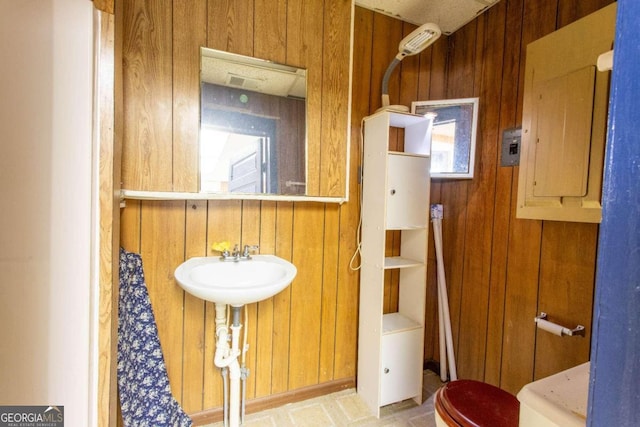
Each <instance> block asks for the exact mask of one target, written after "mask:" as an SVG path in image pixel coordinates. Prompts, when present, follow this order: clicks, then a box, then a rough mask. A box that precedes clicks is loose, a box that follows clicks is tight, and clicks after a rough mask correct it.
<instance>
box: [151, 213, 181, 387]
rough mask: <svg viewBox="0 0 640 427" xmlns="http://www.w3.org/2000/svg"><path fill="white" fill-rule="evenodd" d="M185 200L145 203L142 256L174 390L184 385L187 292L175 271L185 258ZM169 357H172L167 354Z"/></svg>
mask: <svg viewBox="0 0 640 427" xmlns="http://www.w3.org/2000/svg"><path fill="white" fill-rule="evenodd" d="M184 207H185V202H183V201H177V202H176V201H170V202H160V203H155V202H142V206H141V215H140V217H141V228H140V231H141V233H140V255H141V256H142V263H143V268H144V276H145V282H146V285H147V289H148V290H149V298H150V299H151V306H152V308H153V313H154V316H155V320H156V324H157V326H158V336H159V338H160V345H161V346H162V352H163V355H166V356H165V357H164V358H165V365H166V366H167V374H168V375H169V382H170V384H171V387H172V390H173V391H177V392H178V393H177V394H178V395H179V391H180V390H181V388H182V363H183V360H182V346H183V339H184V337H183V321H182V305H183V299H184V291H183V290H182V288H180V286H178V284H177V283H176V281H175V279H174V275H173V272H174V270H175V269H176V268H177V267H178V266H179V265H180V264H181V263H182V261H183V260H184V241H185V234H184V225H183V224H184V221H185V209H184ZM167 356H169V357H167Z"/></svg>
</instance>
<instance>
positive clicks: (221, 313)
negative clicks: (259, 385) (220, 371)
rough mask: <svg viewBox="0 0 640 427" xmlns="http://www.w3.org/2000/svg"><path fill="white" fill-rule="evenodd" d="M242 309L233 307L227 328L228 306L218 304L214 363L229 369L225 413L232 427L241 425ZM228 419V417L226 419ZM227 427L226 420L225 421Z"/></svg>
mask: <svg viewBox="0 0 640 427" xmlns="http://www.w3.org/2000/svg"><path fill="white" fill-rule="evenodd" d="M241 309H242V307H231V314H232V324H231V326H230V327H227V320H226V317H227V316H226V313H227V306H226V304H220V303H216V336H217V343H216V353H215V356H214V360H213V362H214V363H215V365H216V366H217V367H218V368H228V369H229V385H230V387H229V388H230V390H229V401H228V405H227V404H225V407H224V409H223V410H224V411H225V412H227V411H226V409H227V406H228V408H229V410H228V414H227V416H228V419H229V426H230V427H238V426H239V425H240V376H241V375H240V364H239V363H238V356H240V353H241V352H240V330H241V329H242V324H241V323H240V310H241ZM229 329H231V347H229ZM225 418H226V417H225ZM225 425H226V420H225Z"/></svg>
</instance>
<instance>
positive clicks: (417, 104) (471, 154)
mask: <svg viewBox="0 0 640 427" xmlns="http://www.w3.org/2000/svg"><path fill="white" fill-rule="evenodd" d="M478 104H479V98H458V99H443V100H435V101H414V102H412V103H411V112H412V113H413V114H417V115H424V114H426V113H430V112H433V113H436V114H437V113H438V109H441V108H449V107H462V106H471V108H472V113H471V114H472V116H471V121H470V123H469V128H467V130H466V133H467V134H468V135H469V136H470V139H469V150H468V156H467V157H466V164H467V171H466V172H455V171H443V172H433V171H431V178H455V179H471V178H473V173H474V169H475V153H476V138H477V126H478ZM436 124H437V117H436V119H435V120H434V122H433V126H434V127H435V125H436ZM455 144H457V141H455V142H454V145H455ZM431 147H432V150H433V144H431Z"/></svg>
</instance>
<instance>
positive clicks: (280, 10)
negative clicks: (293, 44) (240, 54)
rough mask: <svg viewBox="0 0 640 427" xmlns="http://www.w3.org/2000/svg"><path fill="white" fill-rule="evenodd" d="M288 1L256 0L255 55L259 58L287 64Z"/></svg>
mask: <svg viewBox="0 0 640 427" xmlns="http://www.w3.org/2000/svg"><path fill="white" fill-rule="evenodd" d="M287 3H288V2H287V1H286V0H255V2H254V9H255V16H256V18H255V21H254V25H255V28H254V39H253V46H254V48H253V54H254V55H255V56H256V57H258V58H263V59H268V60H270V61H275V62H279V63H281V64H285V63H286V62H287V48H286V44H287Z"/></svg>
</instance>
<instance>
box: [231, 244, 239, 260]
mask: <svg viewBox="0 0 640 427" xmlns="http://www.w3.org/2000/svg"><path fill="white" fill-rule="evenodd" d="M231 255H232V256H234V257H237V256H239V255H240V248H239V245H238V244H237V243H236V244H235V245H233V252H231Z"/></svg>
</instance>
